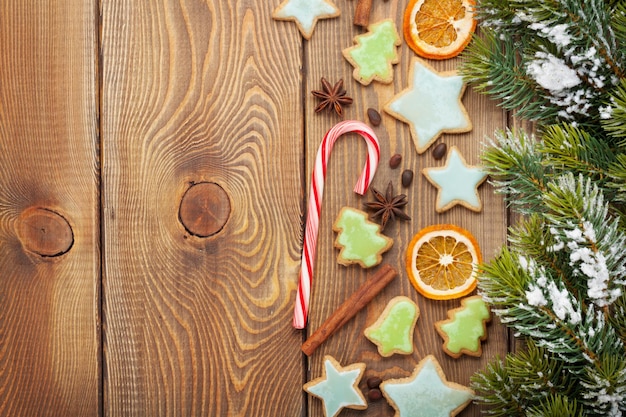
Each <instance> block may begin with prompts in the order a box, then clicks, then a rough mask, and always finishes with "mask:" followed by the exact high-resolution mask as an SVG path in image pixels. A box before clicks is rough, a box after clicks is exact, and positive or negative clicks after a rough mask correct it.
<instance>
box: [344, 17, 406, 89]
mask: <svg viewBox="0 0 626 417" xmlns="http://www.w3.org/2000/svg"><path fill="white" fill-rule="evenodd" d="M367 30H368V32H367V33H365V34H363V35H358V36H356V37H355V38H354V40H355V42H356V45H354V46H351V47H350V48H346V49H344V50H343V56H344V57H345V58H346V59H347V60H348V62H350V64H352V66H353V67H354V71H353V73H352V75H353V76H354V79H355V80H357V81H358V82H360V83H361V84H363V85H369V83H371V82H372V81H374V80H375V81H379V82H381V83H383V84H389V83H391V82H392V81H393V66H392V65H393V64H397V63H398V61H399V58H398V52H397V51H396V47H397V46H399V45H400V44H401V42H402V41H401V39H400V36H398V32H397V31H396V25H395V23H394V22H393V20H391V19H385V20H382V21H380V22H378V23H374V24H372V25H370V26H368V28H367Z"/></svg>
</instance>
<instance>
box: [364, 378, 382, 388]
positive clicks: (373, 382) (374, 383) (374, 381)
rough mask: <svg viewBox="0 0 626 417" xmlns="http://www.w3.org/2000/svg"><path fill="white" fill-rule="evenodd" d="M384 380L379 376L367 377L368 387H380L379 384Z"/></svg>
mask: <svg viewBox="0 0 626 417" xmlns="http://www.w3.org/2000/svg"><path fill="white" fill-rule="evenodd" d="M382 382H383V380H382V379H380V378H379V377H377V376H371V377H369V378H367V387H368V388H370V389H371V388H378V386H379V385H380V384H381V383H382Z"/></svg>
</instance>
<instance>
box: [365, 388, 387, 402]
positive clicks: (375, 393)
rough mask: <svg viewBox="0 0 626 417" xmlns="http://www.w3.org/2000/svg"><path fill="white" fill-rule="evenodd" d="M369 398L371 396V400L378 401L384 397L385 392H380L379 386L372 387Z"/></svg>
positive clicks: (368, 392)
mask: <svg viewBox="0 0 626 417" xmlns="http://www.w3.org/2000/svg"><path fill="white" fill-rule="evenodd" d="M367 398H369V399H370V401H378V400H380V399H381V398H383V393H382V392H380V390H379V389H378V388H372V389H371V390H369V391H367Z"/></svg>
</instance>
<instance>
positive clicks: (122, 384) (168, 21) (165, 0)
mask: <svg viewBox="0 0 626 417" xmlns="http://www.w3.org/2000/svg"><path fill="white" fill-rule="evenodd" d="M279 4H280V0H272V1H267V0H232V1H220V0H161V1H156V0H145V1H144V0H141V1H132V0H126V1H124V0H100V1H96V0H62V1H56V2H48V1H42V0H20V1H13V0H2V1H0V416H7V417H9V416H11V417H16V416H278V415H284V416H321V415H322V407H321V402H320V401H319V400H317V399H315V398H308V397H307V396H306V395H305V394H304V392H303V391H302V385H303V383H304V382H306V381H308V380H310V379H312V378H315V377H317V376H319V375H320V374H321V372H322V368H321V362H322V358H323V355H325V354H330V355H333V356H334V357H335V358H336V359H337V360H338V361H339V362H341V363H342V364H344V365H346V364H349V363H352V362H357V361H362V362H365V363H366V365H367V371H366V374H365V377H364V378H363V384H362V385H363V386H364V385H365V384H364V381H365V379H366V378H367V377H369V376H373V375H377V376H381V377H383V379H385V378H391V377H398V376H406V375H409V374H410V373H411V371H412V370H413V367H414V366H415V364H416V363H417V362H418V361H419V360H420V359H421V358H423V357H424V356H425V355H427V354H434V355H435V356H436V357H437V358H438V360H439V361H440V362H441V364H442V367H443V368H444V370H445V372H446V374H447V376H448V379H449V380H451V381H455V382H459V383H462V384H468V383H469V378H470V376H471V374H472V373H474V372H475V371H476V370H478V369H480V368H482V367H483V366H484V365H485V364H486V363H487V362H488V361H489V360H491V359H493V358H494V357H495V356H496V355H500V356H502V355H504V354H506V352H507V351H508V350H510V349H511V346H512V344H511V341H510V340H509V335H508V332H507V331H506V329H505V328H504V327H502V326H501V325H500V324H498V323H497V321H494V322H493V323H491V324H490V325H489V327H488V331H489V340H488V342H487V343H485V344H484V354H483V356H482V357H481V358H469V357H463V358H461V359H458V360H455V359H451V358H449V357H447V356H446V355H445V354H444V353H443V351H442V349H441V339H440V337H439V335H438V334H437V333H436V332H435V330H434V328H433V323H434V322H435V321H438V320H442V319H445V318H446V312H447V310H448V309H450V308H454V307H457V306H458V305H459V303H458V301H451V302H441V301H440V302H434V301H430V300H427V299H425V298H423V297H421V296H419V295H418V294H417V293H416V292H415V291H414V290H413V288H412V287H411V285H410V283H409V282H408V280H407V278H406V272H405V270H404V267H403V265H404V251H405V249H406V245H407V244H408V242H409V241H410V239H411V237H412V236H413V235H414V234H415V233H416V232H417V231H418V230H419V229H420V228H422V227H424V226H427V225H430V224H434V223H454V224H457V225H460V226H462V227H465V228H467V229H469V230H470V231H471V232H472V233H473V234H474V235H475V236H476V237H477V239H478V241H479V243H480V244H481V248H482V251H483V254H484V256H485V258H486V259H490V258H491V257H493V255H494V254H495V253H496V251H497V250H498V248H499V247H500V246H501V245H502V244H503V243H504V241H505V236H506V227H507V225H508V223H509V221H508V218H507V211H506V208H505V206H504V204H503V202H502V200H501V198H500V197H499V196H495V195H494V194H493V188H492V187H491V186H490V185H488V184H485V185H483V186H482V187H481V188H480V196H481V199H482V201H483V203H484V209H483V211H482V212H481V213H473V212H471V211H469V210H467V209H465V208H462V207H455V208H453V209H452V210H450V211H448V212H446V213H445V214H437V213H436V212H435V208H434V207H435V197H436V189H435V188H434V187H433V186H432V185H430V183H428V181H426V180H425V178H424V177H423V176H421V175H420V174H419V172H420V170H421V169H422V168H425V167H430V166H438V165H441V164H442V163H443V161H435V160H434V158H432V156H431V154H430V152H426V153H424V154H422V155H418V154H417V153H416V151H415V148H414V147H413V144H412V141H411V138H410V136H409V130H408V126H407V125H405V124H403V123H401V122H398V121H396V120H395V119H393V118H391V117H390V116H388V115H386V114H383V122H382V124H381V125H380V126H379V127H376V128H375V131H376V133H377V135H378V137H379V139H380V141H381V147H382V153H381V164H380V167H379V170H378V173H377V174H376V177H375V180H374V183H373V186H374V187H376V188H378V189H384V188H385V187H386V185H387V183H388V182H389V181H392V182H393V183H394V186H395V189H396V191H398V192H400V191H402V192H404V193H406V194H407V195H408V199H409V204H408V206H407V212H408V213H409V215H410V216H411V217H412V221H410V222H398V223H396V224H392V225H390V226H388V227H387V229H386V230H385V232H386V234H387V235H389V236H390V237H392V238H393V239H394V241H395V242H394V246H393V248H392V249H391V250H390V251H389V252H387V253H386V255H385V257H384V262H386V263H389V264H391V265H393V266H394V267H396V268H397V269H398V270H399V272H400V275H399V277H397V278H396V279H395V280H394V282H393V283H392V284H391V285H390V286H389V287H388V288H386V289H385V290H384V292H383V293H382V294H380V295H379V296H378V297H377V298H376V299H375V300H374V302H372V303H371V304H370V305H369V306H368V307H367V308H366V309H364V310H363V311H362V312H361V313H360V314H359V315H357V317H356V318H355V319H354V320H353V321H351V322H350V323H349V324H347V325H346V326H345V327H344V328H342V329H341V330H340V331H339V332H338V333H337V334H336V335H334V336H333V337H332V338H331V339H330V340H329V341H328V342H327V343H326V344H324V345H323V346H322V347H321V348H320V349H318V351H317V352H316V353H315V354H314V355H313V356H312V357H311V358H306V357H305V356H304V355H303V354H302V353H301V352H300V345H301V343H302V341H303V340H304V339H305V338H306V332H304V331H298V330H294V329H292V327H291V316H292V308H293V302H294V299H295V289H296V285H297V279H298V268H299V265H300V250H301V240H302V233H303V219H304V208H305V207H306V202H307V198H308V196H307V192H308V183H309V178H310V175H311V170H312V165H313V162H314V159H315V153H316V151H317V148H318V145H319V143H320V141H321V138H322V137H323V135H324V133H325V132H326V131H327V130H328V129H329V128H330V127H332V126H333V125H334V124H335V123H336V122H338V121H339V118H338V117H337V116H336V115H334V114H331V113H326V112H324V113H322V114H315V113H314V112H313V109H314V108H315V106H316V105H317V100H316V99H315V98H314V97H313V96H311V94H310V91H311V90H312V89H320V88H321V86H320V82H319V80H320V78H321V77H322V76H324V77H326V78H328V79H329V81H330V82H331V83H334V82H335V81H337V80H338V79H339V78H343V79H344V80H345V81H346V88H347V90H348V94H349V95H350V96H352V97H353V98H354V104H353V105H352V106H350V107H347V108H346V109H345V117H346V118H348V119H357V120H362V121H367V116H366V109H367V108H368V107H373V108H376V109H379V110H380V109H382V106H383V105H384V104H385V103H386V102H387V101H389V100H390V99H391V98H392V97H393V96H394V95H395V94H397V93H398V92H399V91H400V90H402V89H403V88H405V87H406V86H407V84H408V70H409V65H408V64H409V62H410V60H411V58H412V56H414V54H413V52H412V51H411V50H410V49H409V48H408V47H407V46H406V44H404V43H403V44H402V46H401V47H400V48H399V49H398V52H399V54H400V62H399V64H397V65H396V66H395V70H394V81H393V83H392V84H390V85H382V84H379V83H376V82H374V83H372V84H371V85H369V86H367V87H364V86H362V85H361V84H359V83H357V82H356V81H354V79H353V78H352V69H353V68H352V67H351V66H350V65H349V64H348V63H347V61H346V60H345V59H344V58H343V57H342V55H341V50H342V49H344V48H346V47H349V46H351V45H352V44H353V38H354V36H356V35H357V34H360V33H364V30H363V29H361V28H358V27H356V26H354V25H353V24H352V16H353V14H354V10H355V6H356V0H336V5H337V6H338V7H339V8H340V9H341V11H342V14H341V16H340V17H338V18H335V19H328V20H322V21H320V22H318V24H317V27H316V29H315V32H314V34H313V37H312V38H311V40H310V41H305V40H303V39H302V37H301V36H300V33H299V32H298V30H297V28H296V25H295V24H293V23H290V22H279V21H275V20H273V19H272V18H271V13H272V11H273V10H274V8H276V7H277V6H278V5H279ZM405 4H406V1H404V0H397V1H396V0H390V1H387V2H382V1H379V0H374V7H373V11H372V14H371V19H370V22H376V21H378V20H381V19H383V18H393V19H395V21H396V24H397V27H398V28H399V30H401V22H402V14H403V11H404V7H405ZM431 64H432V65H433V66H435V67H436V68H437V69H439V70H451V69H454V68H456V66H457V65H458V64H459V61H458V59H455V60H449V61H444V62H431ZM463 103H464V104H465V106H466V107H467V109H468V112H469V115H470V117H471V119H472V122H473V125H474V129H473V131H472V132H470V133H467V134H459V135H444V136H443V137H442V138H441V139H440V140H439V142H440V141H443V142H445V143H447V144H448V145H449V146H451V145H456V146H458V147H459V148H460V149H461V151H462V153H463V155H464V156H465V157H466V159H467V160H468V162H470V163H477V162H478V154H479V152H480V149H481V146H482V143H483V141H484V139H485V137H491V136H492V135H493V132H494V131H495V130H496V129H500V128H504V127H506V126H507V125H508V124H511V123H512V122H510V120H509V116H508V115H507V114H506V113H505V112H503V111H502V110H500V109H499V108H497V107H496V105H495V104H494V103H493V102H490V101H488V100H487V99H486V98H485V97H482V96H479V95H478V94H476V93H475V92H473V91H471V89H468V90H467V92H466V94H465V96H464V98H463ZM381 113H382V111H381ZM365 153H366V147H365V142H364V141H363V140H361V139H360V138H358V137H356V136H353V135H346V137H345V138H342V139H341V140H339V141H338V142H337V144H336V145H335V148H334V150H333V155H332V158H331V162H330V165H329V168H328V180H327V182H326V190H325V196H324V201H323V208H322V220H321V225H320V237H319V243H318V262H317V269H316V274H315V279H314V284H313V295H312V303H311V316H310V322H309V330H308V332H310V331H312V330H314V329H315V328H317V326H318V325H319V324H321V322H322V321H323V320H324V319H325V318H326V317H327V316H328V315H329V314H330V313H331V312H332V311H333V310H334V309H335V308H336V307H337V306H338V305H339V304H341V302H342V301H343V300H344V299H345V298H347V297H348V296H349V295H350V294H351V293H352V292H353V291H354V290H355V289H356V288H357V287H358V286H359V285H360V284H361V283H362V282H363V281H364V280H365V278H366V276H367V272H366V271H364V270H361V269H360V268H359V267H349V268H346V267H343V266H340V265H338V264H337V262H336V251H335V249H334V248H333V239H334V234H333V232H332V230H331V223H332V221H333V220H334V218H335V215H336V214H337V213H338V211H339V210H340V209H341V207H343V206H352V207H358V208H359V207H362V204H363V202H364V201H365V200H364V199H363V198H362V197H359V196H358V195H356V194H354V193H353V192H352V188H353V186H354V183H355V181H356V178H357V177H358V175H359V172H360V170H361V167H362V165H363V163H364V161H365ZM394 153H400V154H402V155H403V157H404V159H403V162H402V165H401V167H400V168H398V169H396V170H392V169H390V168H389V166H388V164H387V161H388V159H389V157H390V156H391V155H392V154H394ZM407 168H408V169H412V170H413V171H414V172H415V173H416V176H415V180H414V182H413V184H412V185H411V186H410V187H409V188H407V189H403V190H401V189H400V173H401V172H402V170H403V169H407ZM201 183H214V184H217V186H219V187H220V188H221V189H222V190H223V194H221V195H218V197H216V198H217V201H216V202H215V203H216V206H215V207H217V208H215V207H214V208H213V209H212V210H217V211H218V214H219V215H220V216H222V218H225V219H226V221H225V224H223V227H222V226H221V225H218V226H219V227H218V230H219V231H218V232H217V233H215V234H214V235H212V236H209V237H199V236H195V235H193V234H190V233H189V232H188V231H187V230H186V229H185V227H184V226H183V224H182V222H181V218H180V213H179V211H180V203H181V199H182V198H183V196H184V195H185V193H186V192H187V191H188V190H189V189H190V188H193V186H194V185H197V184H201ZM366 198H368V199H369V198H371V196H369V195H368V196H367V197H366ZM213 214H215V213H213ZM396 295H406V296H409V297H411V298H412V299H414V300H415V301H416V302H417V303H418V305H419V306H420V308H421V317H420V319H419V321H418V325H417V330H416V334H415V352H414V353H413V354H412V355H410V356H402V357H400V356H399V355H395V356H394V357H392V358H385V359H382V358H381V357H380V356H378V354H377V352H376V347H375V346H374V345H373V344H372V343H370V342H369V341H368V340H366V339H365V338H364V337H363V335H362V332H363V329H364V328H365V327H366V326H367V325H368V324H371V323H372V322H373V321H374V320H375V319H376V318H377V316H378V314H379V313H380V312H381V311H382V309H383V308H384V306H385V305H386V303H387V301H388V300H389V299H391V298H392V297H394V296H396ZM341 415H342V416H346V417H347V416H357V415H362V416H392V415H393V409H392V408H391V407H389V406H388V405H387V404H386V402H385V401H381V402H377V403H373V404H371V405H370V407H369V409H368V410H365V411H354V410H344V411H343V412H342V414H341ZM461 415H462V416H476V415H479V409H478V407H477V406H474V405H472V406H470V407H469V408H468V409H466V410H465V411H464V412H463V413H462V414H461Z"/></svg>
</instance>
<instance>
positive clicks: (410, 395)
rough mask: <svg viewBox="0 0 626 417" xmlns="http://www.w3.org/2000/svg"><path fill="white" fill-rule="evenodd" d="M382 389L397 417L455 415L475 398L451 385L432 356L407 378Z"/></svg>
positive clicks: (460, 387)
mask: <svg viewBox="0 0 626 417" xmlns="http://www.w3.org/2000/svg"><path fill="white" fill-rule="evenodd" d="M380 389H381V391H382V393H383V395H384V396H385V398H386V399H387V401H388V402H389V404H391V406H392V407H393V408H394V409H395V410H396V414H395V416H394V417H418V416H419V417H451V416H456V415H457V414H458V413H459V412H460V411H461V410H463V409H464V408H465V407H467V405H468V404H469V403H470V402H471V401H472V398H473V396H474V391H472V390H471V389H469V388H467V387H465V386H463V385H459V384H456V383H453V382H448V381H447V380H446V377H445V375H444V373H443V370H442V369H441V366H439V363H438V362H437V359H435V357H434V356H432V355H428V356H426V357H425V358H424V359H422V361H421V362H420V363H418V364H417V367H416V368H415V371H413V374H411V376H409V377H408V378H401V379H389V380H387V381H385V382H383V383H382V384H381V385H380Z"/></svg>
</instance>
